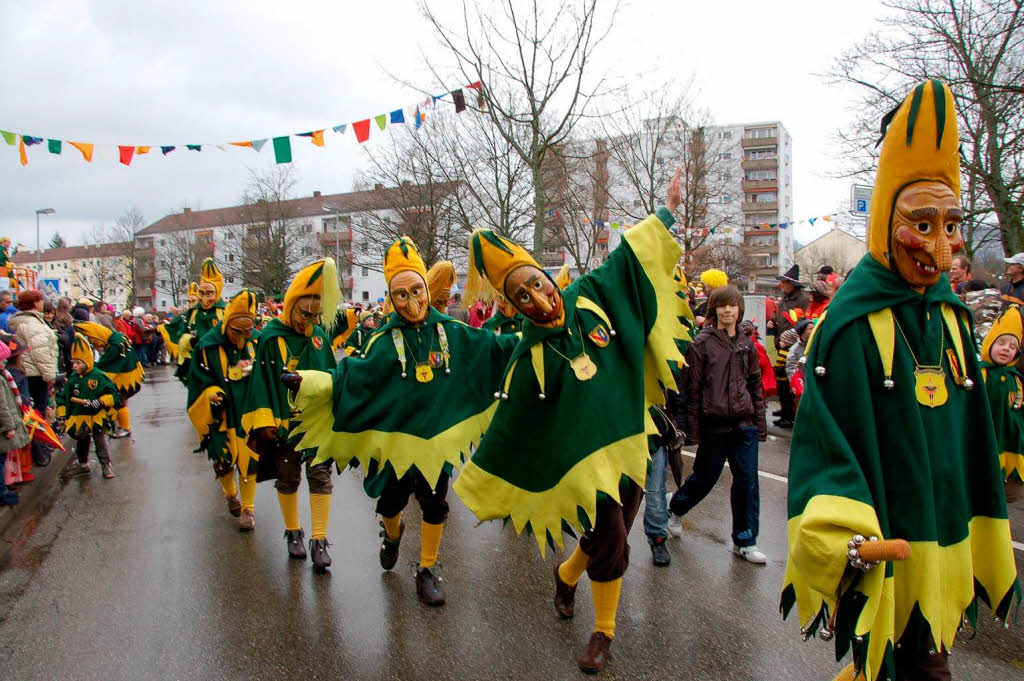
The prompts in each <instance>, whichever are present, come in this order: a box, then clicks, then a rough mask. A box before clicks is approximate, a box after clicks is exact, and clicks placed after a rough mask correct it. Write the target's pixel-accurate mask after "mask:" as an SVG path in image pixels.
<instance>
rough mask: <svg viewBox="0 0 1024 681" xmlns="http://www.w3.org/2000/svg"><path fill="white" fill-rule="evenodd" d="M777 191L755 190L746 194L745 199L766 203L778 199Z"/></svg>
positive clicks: (750, 201)
mask: <svg viewBox="0 0 1024 681" xmlns="http://www.w3.org/2000/svg"><path fill="white" fill-rule="evenodd" d="M778 200H779V193H778V192H755V193H750V194H747V201H748V202H749V203H766V202H771V201H778Z"/></svg>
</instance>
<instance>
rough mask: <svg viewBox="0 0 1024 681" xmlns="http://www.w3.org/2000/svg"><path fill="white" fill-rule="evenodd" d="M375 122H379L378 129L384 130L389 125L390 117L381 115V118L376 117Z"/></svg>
mask: <svg viewBox="0 0 1024 681" xmlns="http://www.w3.org/2000/svg"><path fill="white" fill-rule="evenodd" d="M373 120H375V121H377V127H378V128H380V129H381V130H383V129H384V128H386V127H387V125H388V115H387V114H381V115H380V116H374V117H373Z"/></svg>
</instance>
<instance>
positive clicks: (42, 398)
mask: <svg viewBox="0 0 1024 681" xmlns="http://www.w3.org/2000/svg"><path fill="white" fill-rule="evenodd" d="M18 310H20V311H19V312H18V313H17V314H16V315H14V316H13V317H11V320H10V325H11V331H12V332H13V333H14V336H15V337H16V338H17V339H18V340H19V341H20V342H22V343H24V344H25V345H26V346H28V351H27V352H26V353H25V356H24V358H23V359H22V364H23V366H24V367H25V375H26V376H28V388H29V393H30V395H31V398H32V406H33V407H35V408H36V411H38V412H39V413H40V414H45V413H46V405H47V403H48V401H49V397H50V388H51V386H53V382H54V380H56V378H57V374H58V373H59V372H58V366H57V365H58V362H59V360H60V353H59V352H58V349H57V334H56V333H54V331H53V329H51V328H50V327H49V326H48V325H47V324H46V321H44V319H43V294H42V293H40V292H39V291H34V290H33V291H24V292H22V294H21V295H20V296H18Z"/></svg>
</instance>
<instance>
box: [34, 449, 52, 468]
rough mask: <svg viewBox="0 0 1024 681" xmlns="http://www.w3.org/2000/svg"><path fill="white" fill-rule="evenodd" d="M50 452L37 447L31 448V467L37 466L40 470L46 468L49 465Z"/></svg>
mask: <svg viewBox="0 0 1024 681" xmlns="http://www.w3.org/2000/svg"><path fill="white" fill-rule="evenodd" d="M50 458H51V457H50V452H49V451H47V450H46V449H44V448H42V447H39V448H36V447H33V448H32V465H33V466H39V467H40V468H46V467H47V466H49V465H50Z"/></svg>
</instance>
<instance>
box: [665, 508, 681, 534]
mask: <svg viewBox="0 0 1024 681" xmlns="http://www.w3.org/2000/svg"><path fill="white" fill-rule="evenodd" d="M668 533H669V534H670V535H672V536H673V537H681V536H683V516H681V515H676V514H675V513H669V514H668Z"/></svg>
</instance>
